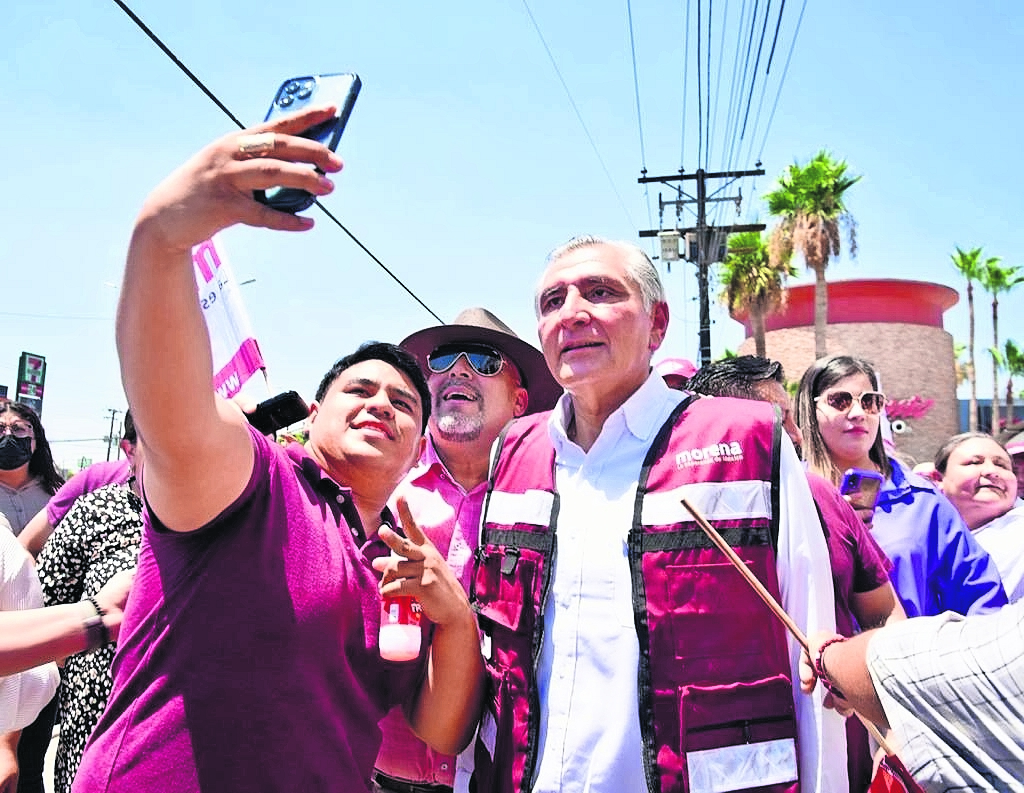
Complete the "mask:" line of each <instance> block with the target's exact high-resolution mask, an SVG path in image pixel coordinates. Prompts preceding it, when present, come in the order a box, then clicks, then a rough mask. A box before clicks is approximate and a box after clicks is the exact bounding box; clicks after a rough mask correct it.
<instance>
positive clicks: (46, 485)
mask: <svg viewBox="0 0 1024 793" xmlns="http://www.w3.org/2000/svg"><path fill="white" fill-rule="evenodd" d="M7 412H11V413H13V414H14V415H16V416H18V418H21V419H24V420H25V421H27V422H28V423H29V424H31V425H32V434H33V435H34V436H35V441H36V450H35V451H34V452H32V457H31V459H30V460H29V461H28V472H29V475H30V476H32V477H34V478H35V479H37V480H39V483H40V484H41V485H42V486H43V489H44V490H46V492H47V493H49V494H50V495H51V496H52V495H53V494H54V493H56V492H57V489H58V488H59V487H60V486H61V485H63V484H64V477H63V476H61V475H60V471H58V470H57V466H56V465H55V464H54V462H53V453H52V452H51V451H50V443H49V441H47V440H46V431H45V430H44V429H43V423H42V422H41V421H40V420H39V414H38V413H36V412H35V410H33V409H32V408H31V407H30V406H29V405H26V404H24V403H23V402H15V401H14V400H12V399H7V398H6V397H0V415H3V414H4V413H7Z"/></svg>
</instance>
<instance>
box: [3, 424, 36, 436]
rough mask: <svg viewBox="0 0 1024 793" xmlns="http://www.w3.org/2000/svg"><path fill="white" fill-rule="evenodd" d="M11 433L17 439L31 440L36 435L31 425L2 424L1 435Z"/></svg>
mask: <svg viewBox="0 0 1024 793" xmlns="http://www.w3.org/2000/svg"><path fill="white" fill-rule="evenodd" d="M5 432H10V433H11V435H13V436H14V437H15V438H31V437H32V436H33V435H35V433H34V432H32V426H31V425H29V424H0V435H3V434H4V433H5Z"/></svg>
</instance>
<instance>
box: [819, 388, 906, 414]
mask: <svg viewBox="0 0 1024 793" xmlns="http://www.w3.org/2000/svg"><path fill="white" fill-rule="evenodd" d="M856 398H857V399H859V400H860V407H861V410H863V411H864V412H865V413H871V414H875V413H878V412H879V411H881V409H882V408H884V407H885V403H886V402H887V401H888V400H886V398H885V394H883V393H882V392H881V391H865V392H864V393H863V394H861V395H860V396H859V397H856ZM822 399H824V400H825V404H827V405H828V406H829V407H830V408H832V409H833V410H838V411H839V412H840V413H845V412H846V411H847V410H849V409H850V408H851V407H853V400H854V399H855V397H854V396H853V394H851V393H850V392H849V391H829V392H828V393H827V394H821V395H820V396H816V397H815V398H814V401H815V402H818V401H819V400H822Z"/></svg>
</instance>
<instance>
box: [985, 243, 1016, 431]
mask: <svg viewBox="0 0 1024 793" xmlns="http://www.w3.org/2000/svg"><path fill="white" fill-rule="evenodd" d="M999 262H1000V259H999V257H992V258H991V259H988V260H987V261H986V262H985V266H984V268H982V270H981V273H980V276H979V278H978V280H979V281H980V282H981V285H982V286H983V287H984V288H985V291H986V292H988V293H989V294H990V295H992V349H993V350H996V351H998V350H999V295H1001V294H1006V293H1007V292H1010V291H1012V290H1013V289H1014V288H1015V287H1016V286H1017V285H1019V284H1021V283H1024V275H1021V274H1020V269H1021V268H1020V267H1003V266H1001V265H1000V264H999ZM999 427H1000V422H999V359H998V356H996V355H993V356H992V434H993V435H996V434H998V433H999Z"/></svg>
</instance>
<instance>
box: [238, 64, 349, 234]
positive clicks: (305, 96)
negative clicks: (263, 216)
mask: <svg viewBox="0 0 1024 793" xmlns="http://www.w3.org/2000/svg"><path fill="white" fill-rule="evenodd" d="M361 87H362V82H361V81H360V80H359V75H357V74H315V75H310V76H308V77H293V78H292V79H290V80H285V81H284V82H283V83H281V87H280V88H278V89H277V93H276V94H275V95H274V101H273V103H271V105H270V110H268V111H267V117H266V118H265V119H264V121H270V120H272V119H275V118H279V117H280V116H284V115H288V114H289V113H294V112H295V111H296V110H301V109H303V108H305V107H309V106H310V105H334V106H335V107H336V108H338V112H337V113H336V114H335V115H334V117H332V118H330V119H328V120H327V121H324V122H323V123H321V124H317V125H316V126H313V127H310V128H309V129H307V130H306V131H305V132H302V133H300V134H301V136H302V137H304V138H309V139H310V140H317V141H320V142H321V143H322V144H324V145H325V146H326V147H327V148H329V149H330V150H331V151H335V150H336V149H337V148H338V141H340V140H341V133H342V132H344V131H345V125H346V124H347V123H348V117H349V116H350V115H351V114H352V107H353V106H354V105H355V103H356V97H357V96H359V89H360V88H361ZM253 194H254V195H255V197H256V200H257V201H259V202H260V203H263V204H266V205H267V206H269V207H272V208H273V209H277V210H279V211H281V212H290V213H292V214H293V215H294V214H295V213H296V212H301V211H302V210H304V209H309V208H310V207H311V206H313V202H314V201H315V200H316V197H315V196H314V195H313V194H312V193H309V192H307V191H305V190H298V189H296V188H294V187H271V188H269V189H267V190H256V191H254V193H253Z"/></svg>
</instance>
